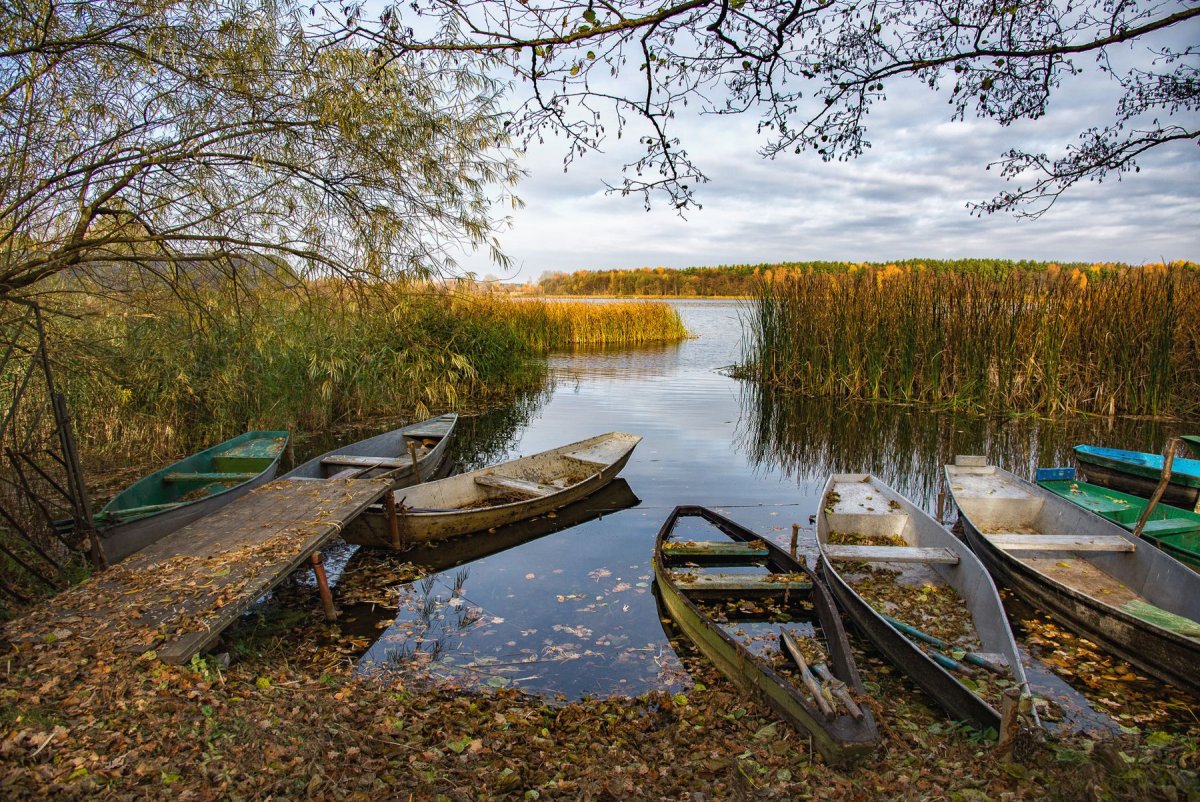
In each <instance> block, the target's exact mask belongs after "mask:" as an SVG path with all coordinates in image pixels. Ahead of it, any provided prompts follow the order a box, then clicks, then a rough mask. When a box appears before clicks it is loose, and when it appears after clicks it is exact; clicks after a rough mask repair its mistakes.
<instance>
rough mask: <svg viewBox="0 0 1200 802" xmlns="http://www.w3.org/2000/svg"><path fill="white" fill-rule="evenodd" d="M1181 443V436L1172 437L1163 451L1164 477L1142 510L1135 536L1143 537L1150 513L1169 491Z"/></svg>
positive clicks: (1134, 530) (1134, 532)
mask: <svg viewBox="0 0 1200 802" xmlns="http://www.w3.org/2000/svg"><path fill="white" fill-rule="evenodd" d="M1177 445H1179V438H1178V437H1172V438H1171V439H1170V440H1168V441H1167V450H1166V451H1164V452H1163V468H1162V478H1161V479H1159V480H1158V487H1156V488H1154V495H1153V496H1151V497H1150V503H1148V504H1147V505H1146V508H1145V509H1144V510H1142V517H1141V518H1138V522H1137V526H1135V527H1134V528H1133V536H1134V537H1141V536H1142V530H1143V529H1144V528H1145V527H1146V522H1147V521H1149V520H1150V513H1152V512H1153V511H1154V507H1155V506H1156V505H1157V504H1158V502H1159V501H1160V500H1161V499H1162V497H1163V493H1165V492H1167V485H1168V484H1169V483H1170V481H1171V464H1172V463H1173V462H1174V461H1175V447H1176V446H1177Z"/></svg>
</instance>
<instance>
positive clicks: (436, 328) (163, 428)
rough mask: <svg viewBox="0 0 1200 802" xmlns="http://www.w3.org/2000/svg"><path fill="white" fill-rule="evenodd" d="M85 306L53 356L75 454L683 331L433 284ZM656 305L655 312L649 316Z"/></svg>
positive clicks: (233, 427)
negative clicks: (71, 419)
mask: <svg viewBox="0 0 1200 802" xmlns="http://www.w3.org/2000/svg"><path fill="white" fill-rule="evenodd" d="M308 289H309V291H308V292H307V293H299V294H298V293H295V292H285V291H261V292H255V293H252V295H251V296H245V295H244V294H243V296H241V297H236V296H234V297H231V296H230V295H228V294H225V293H218V292H213V293H212V294H211V295H210V296H208V297H206V298H205V299H204V301H203V303H200V304H197V303H196V301H195V299H190V300H189V302H188V303H183V302H181V301H179V300H177V299H174V298H173V297H171V296H168V295H166V294H152V293H144V292H143V293H141V294H139V295H137V296H134V297H126V298H122V299H120V300H119V301H111V300H109V301H101V300H97V299H96V298H94V297H93V298H90V299H88V300H86V301H84V302H82V303H76V304H75V305H74V306H72V307H71V308H69V309H64V310H61V311H69V312H70V313H71V315H69V316H68V315H58V316H54V318H53V325H52V328H51V331H50V336H51V338H52V344H51V350H52V352H53V353H54V354H55V355H56V360H57V361H58V363H59V364H58V371H57V373H58V380H59V382H60V384H61V385H62V388H63V390H64V392H66V394H67V397H68V400H69V403H70V405H71V408H72V411H73V414H74V416H75V418H76V421H77V422H76V427H77V429H78V436H79V438H80V441H81V446H82V449H83V451H84V453H85V456H87V457H89V459H90V460H91V459H99V460H100V462H103V461H105V460H104V457H105V456H111V457H116V458H119V457H122V456H123V455H126V454H129V453H131V452H133V451H137V452H139V453H141V454H142V455H143V456H154V457H165V456H168V455H173V454H178V453H181V452H186V451H189V450H192V449H194V448H196V447H199V446H201V445H204V444H210V443H212V442H216V441H219V440H221V439H224V438H226V437H230V436H232V435H233V434H236V433H238V432H241V431H245V430H246V429H283V428H288V429H292V430H296V431H320V430H323V429H327V428H329V427H331V426H333V425H336V424H339V423H342V422H348V421H354V420H361V419H365V418H371V417H387V416H398V415H411V416H414V417H422V416H424V415H426V414H429V413H430V411H431V410H443V409H461V408H467V407H476V406H482V405H487V404H489V403H491V402H492V401H495V400H499V399H506V398H509V397H511V396H512V395H513V393H514V392H519V391H523V390H529V389H533V388H536V387H539V386H541V384H542V383H543V382H544V380H545V367H544V360H541V359H539V357H540V356H542V355H543V354H545V353H546V352H547V351H548V350H550V349H553V348H560V347H567V346H569V345H571V344H573V343H577V342H606V343H635V342H644V341H647V340H653V339H656V338H664V339H670V338H674V339H679V338H681V337H682V336H684V335H685V332H684V331H683V328H682V325H681V324H680V323H679V318H678V316H677V315H676V313H675V312H674V310H673V309H671V308H670V307H669V306H667V305H665V304H656V305H648V304H640V303H625V304H603V305H598V308H597V305H592V304H571V303H553V304H544V303H540V302H533V301H515V300H510V299H507V298H504V297H502V296H499V295H495V296H493V295H489V294H471V293H462V292H456V291H453V290H451V289H444V288H436V287H431V286H397V285H389V286H386V287H374V288H370V289H368V290H364V289H363V288H361V287H359V288H356V289H352V288H349V287H346V286H343V285H340V284H324V285H320V286H315V287H310V288H308ZM652 307H653V308H652Z"/></svg>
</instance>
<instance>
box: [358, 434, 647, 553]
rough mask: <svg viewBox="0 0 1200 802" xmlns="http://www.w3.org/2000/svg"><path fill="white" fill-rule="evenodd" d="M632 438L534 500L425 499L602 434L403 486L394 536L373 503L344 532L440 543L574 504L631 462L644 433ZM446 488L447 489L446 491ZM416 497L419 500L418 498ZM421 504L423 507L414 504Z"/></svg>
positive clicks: (388, 542) (387, 544)
mask: <svg viewBox="0 0 1200 802" xmlns="http://www.w3.org/2000/svg"><path fill="white" fill-rule="evenodd" d="M620 437H622V438H625V439H626V444H625V445H626V446H627V447H624V448H623V449H622V451H621V453H620V454H619V455H618V456H616V458H615V459H614V460H613V461H612V462H609V463H608V464H606V465H603V466H601V465H595V466H594V468H595V470H594V472H592V473H589V475H588V476H587V477H586V478H584V479H583V480H582V481H579V482H575V483H573V484H571V485H569V486H567V487H565V488H563V489H562V490H560V491H559V492H555V493H550V494H548V495H543V496H540V497H537V498H532V499H522V500H519V501H514V502H511V503H508V504H497V505H494V506H486V507H478V508H471V509H433V510H430V511H421V507H420V505H421V504H423V503H424V502H423V501H422V499H428V498H440V497H442V496H444V495H449V496H452V497H453V496H455V494H456V492H459V491H460V490H461V489H462V488H466V487H469V486H470V485H471V483H472V482H474V481H476V480H477V479H478V478H479V477H483V476H485V475H489V474H495V473H497V472H502V471H505V470H510V469H512V468H514V467H517V466H522V465H524V464H526V463H528V462H529V461H532V460H537V459H542V458H545V457H546V456H547V455H552V454H554V453H557V452H566V451H570V450H571V449H575V448H578V447H580V446H582V445H583V444H586V443H592V442H594V441H597V440H598V439H599V438H591V439H589V440H585V441H581V442H580V443H572V444H571V445H567V446H562V447H560V448H558V449H551V451H548V452H542V453H541V454H535V455H531V456H530V457H524V458H521V459H517V460H513V461H511V462H507V463H502V464H500V465H495V466H492V467H490V468H484V469H482V470H479V471H471V472H469V473H464V474H459V475H458V476H452V477H449V478H447V479H442V480H439V481H437V482H429V483H426V484H424V485H422V486H420V487H419V488H414V490H413V492H412V493H408V494H406V493H404V492H402V491H397V492H396V494H395V496H396V502H397V507H398V508H399V512H398V513H397V515H396V533H395V536H393V532H392V528H391V522H390V521H389V518H388V515H387V514H386V511H385V510H384V509H383V508H382V507H377V508H373V509H371V510H370V511H368V512H367V513H366V514H364V515H362V516H360V517H359V518H358V519H357V520H356V521H355V522H354V523H353V524H352V525H351V526H348V527H347V528H346V531H345V532H343V534H342V537H343V538H344V539H345V540H346V541H347V542H348V543H355V544H358V545H361V546H370V547H375V548H400V549H408V548H411V547H412V546H417V545H421V544H428V543H437V542H440V541H445V540H449V539H451V538H455V537H461V536H464V535H468V534H471V533H474V532H484V531H486V530H490V529H495V528H497V527H501V526H507V525H510V524H515V523H518V522H520V521H525V520H528V519H530V518H534V517H536V516H539V515H545V514H546V513H549V512H553V511H554V510H557V509H559V508H561V507H565V506H567V505H568V504H572V503H574V502H576V501H579V500H580V499H583V498H586V497H588V496H590V495H592V494H593V493H596V492H597V491H599V490H600V489H602V488H603V487H604V486H606V485H607V484H609V483H610V482H611V481H612V480H613V479H615V478H616V477H617V474H619V473H620V472H621V469H623V468H624V467H625V464H626V463H627V462H628V461H629V457H630V456H631V455H632V454H633V449H634V448H635V447H636V446H637V444H638V442H640V441H641V438H640V437H634V436H632V435H620ZM443 488H445V489H444V490H443ZM414 499H415V500H414ZM412 507H416V508H417V509H413V508H412Z"/></svg>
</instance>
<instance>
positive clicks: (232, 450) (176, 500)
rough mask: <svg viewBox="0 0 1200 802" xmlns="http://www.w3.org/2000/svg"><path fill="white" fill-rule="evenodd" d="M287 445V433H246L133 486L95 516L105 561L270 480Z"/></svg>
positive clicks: (116, 558)
mask: <svg viewBox="0 0 1200 802" xmlns="http://www.w3.org/2000/svg"><path fill="white" fill-rule="evenodd" d="M287 443H288V433H287V432H282V431H280V432H258V431H256V432H246V433H245V434H239V435H238V436H237V437H234V438H231V439H229V440H226V441H225V442H223V443H220V444H218V445H215V446H213V447H211V448H207V449H205V450H204V451H199V452H197V453H195V454H192V455H191V456H190V457H186V458H185V459H181V460H179V461H178V462H176V463H173V464H171V465H168V466H167V467H165V468H162V469H160V470H158V471H155V472H154V473H152V474H150V475H149V476H145V477H143V478H141V479H139V480H138V481H136V482H134V483H133V484H132V485H130V486H129V487H127V488H125V489H124V490H122V491H121V492H120V493H118V494H117V495H116V496H114V497H113V498H112V500H111V501H109V502H108V503H107V504H105V505H104V507H103V509H101V510H100V512H98V513H97V514H96V515H95V516H94V520H95V523H96V528H97V533H98V535H99V541H100V551H101V552H102V553H103V555H104V559H105V560H106V561H107V562H108V563H109V564H112V563H115V562H119V561H120V560H123V559H125V558H126V557H128V556H129V555H130V554H133V553H134V552H136V551H140V550H141V549H143V548H145V547H146V546H149V545H150V544H151V543H154V542H155V541H157V540H159V539H161V538H162V537H164V536H165V535H168V534H170V533H171V532H174V531H175V530H176V529H179V528H181V527H183V526H186V525H187V524H189V523H191V522H192V521H195V520H198V519H200V518H203V517H204V516H205V515H208V514H209V513H212V512H215V511H216V510H218V509H220V508H221V507H223V506H225V505H226V504H228V503H229V502H231V501H233V500H234V499H236V498H238V497H240V496H244V495H245V494H246V493H249V492H250V491H251V490H253V489H254V488H256V487H258V486H259V485H262V484H265V483H266V482H269V481H270V480H271V479H272V478H273V477H274V476H275V472H276V471H277V470H278V469H279V459H280V457H281V456H282V455H283V451H284V449H285V448H286V447H287Z"/></svg>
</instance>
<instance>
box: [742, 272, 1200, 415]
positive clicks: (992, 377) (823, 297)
mask: <svg viewBox="0 0 1200 802" xmlns="http://www.w3.org/2000/svg"><path fill="white" fill-rule="evenodd" d="M1194 309H1200V271H1198V270H1197V269H1195V267H1193V266H1161V267H1145V268H1111V267H1104V268H1101V267H1097V268H1093V269H1090V270H1078V269H1075V270H1071V271H1070V272H1067V271H1059V270H1054V269H1051V270H1047V271H1025V270H1019V269H1014V270H1010V271H1007V272H1002V273H999V274H994V275H992V274H985V273H982V272H969V271H963V270H959V271H946V270H933V269H922V268H920V267H919V266H906V267H903V268H901V267H896V266H894V265H892V266H888V267H883V268H874V267H872V268H862V269H854V270H846V271H842V272H817V271H808V272H801V273H795V274H790V275H788V276H787V277H786V278H785V279H783V280H778V279H776V280H775V281H773V282H770V283H767V282H763V283H761V284H760V285H759V303H758V304H757V305H756V306H755V307H753V308H752V309H751V311H750V312H749V313H748V315H747V322H748V342H747V355H748V356H747V362H746V364H744V365H742V366H741V368H740V375H742V376H743V377H746V378H753V379H755V380H757V381H759V382H761V383H763V384H765V385H770V386H774V387H780V388H785V389H788V390H792V391H796V392H800V393H803V394H807V395H820V396H828V397H834V398H851V399H864V400H882V401H892V402H904V403H922V404H930V405H935V406H939V407H944V408H950V409H962V410H970V411H1024V412H1036V413H1039V414H1043V415H1056V414H1063V413H1075V412H1086V413H1098V414H1105V415H1112V414H1140V415H1178V416H1187V415H1195V414H1200V317H1198V316H1196V315H1195V314H1190V313H1187V312H1186V311H1185V310H1194Z"/></svg>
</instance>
